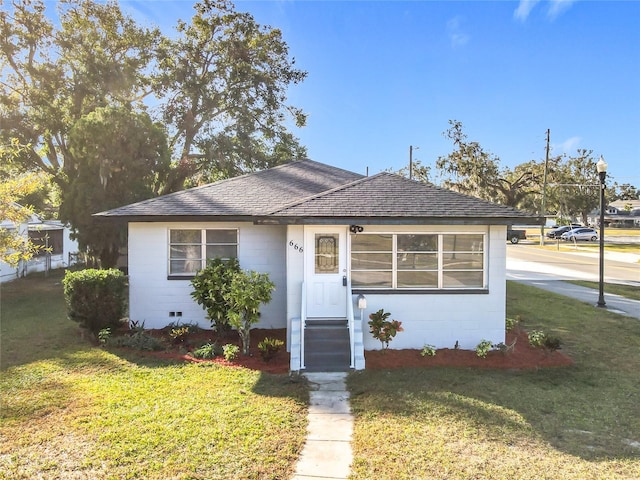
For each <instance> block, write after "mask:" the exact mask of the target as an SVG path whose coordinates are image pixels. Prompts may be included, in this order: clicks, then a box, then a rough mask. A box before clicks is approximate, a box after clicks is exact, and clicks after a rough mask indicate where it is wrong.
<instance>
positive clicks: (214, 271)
mask: <svg viewBox="0 0 640 480" xmlns="http://www.w3.org/2000/svg"><path fill="white" fill-rule="evenodd" d="M238 272H240V263H239V262H238V259H237V258H230V259H229V260H225V261H223V260H222V259H220V258H214V259H212V260H209V261H208V262H207V266H206V268H204V269H202V270H200V271H199V272H198V273H196V276H195V277H194V279H193V280H191V285H192V286H193V292H191V296H192V297H193V299H194V300H195V301H196V302H197V303H198V305H202V307H203V308H204V309H205V311H206V312H207V318H208V319H209V320H210V321H211V327H212V328H214V329H215V330H216V331H217V332H218V333H224V332H227V331H229V330H230V326H229V320H228V317H227V314H228V312H229V302H228V300H227V299H226V298H225V294H226V293H227V292H228V291H229V290H230V288H231V280H232V279H233V276H234V275H235V274H236V273H238Z"/></svg>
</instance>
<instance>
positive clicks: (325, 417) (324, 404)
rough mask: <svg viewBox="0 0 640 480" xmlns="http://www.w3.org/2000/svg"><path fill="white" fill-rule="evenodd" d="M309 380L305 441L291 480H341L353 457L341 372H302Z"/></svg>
mask: <svg viewBox="0 0 640 480" xmlns="http://www.w3.org/2000/svg"><path fill="white" fill-rule="evenodd" d="M304 376H305V377H306V378H307V380H308V381H309V385H310V387H311V391H310V392H309V396H310V398H309V414H308V419H309V426H308V427H307V441H306V443H305V445H304V448H303V449H302V454H301V455H300V459H299V460H298V464H297V467H296V473H295V475H294V476H293V478H292V480H343V479H346V478H348V477H349V473H350V472H351V462H352V460H353V454H352V451H351V437H352V434H353V416H352V415H351V407H350V406H349V392H347V387H346V383H345V379H346V378H347V374H346V373H344V372H330V373H305V374H304Z"/></svg>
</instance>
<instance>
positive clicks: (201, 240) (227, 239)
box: [169, 228, 238, 277]
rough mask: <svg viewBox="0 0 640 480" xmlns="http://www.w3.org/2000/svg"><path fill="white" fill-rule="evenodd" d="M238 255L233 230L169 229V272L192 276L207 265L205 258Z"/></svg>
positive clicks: (226, 258)
mask: <svg viewBox="0 0 640 480" xmlns="http://www.w3.org/2000/svg"><path fill="white" fill-rule="evenodd" d="M237 256H238V230H236V229H195V228H194V229H171V230H169V275H170V276H177V277H181V276H184V277H192V276H193V275H195V273H196V272H197V271H198V270H201V269H203V268H204V267H206V264H207V260H209V259H213V258H216V257H218V258H221V259H223V260H228V259H230V258H234V257H237Z"/></svg>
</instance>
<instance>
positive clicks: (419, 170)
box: [388, 160, 431, 183]
mask: <svg viewBox="0 0 640 480" xmlns="http://www.w3.org/2000/svg"><path fill="white" fill-rule="evenodd" d="M388 171H389V172H391V171H392V170H391V169H389V170H388ZM396 173H397V174H398V175H402V176H403V177H405V178H409V177H412V178H413V179H414V180H416V181H418V182H422V183H431V182H430V181H429V175H430V173H431V167H429V166H428V165H423V164H422V162H421V161H420V160H414V161H413V174H411V172H409V166H408V165H407V166H406V167H402V168H401V169H400V170H398V171H397V172H396Z"/></svg>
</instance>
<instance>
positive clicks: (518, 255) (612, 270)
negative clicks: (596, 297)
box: [507, 243, 640, 286]
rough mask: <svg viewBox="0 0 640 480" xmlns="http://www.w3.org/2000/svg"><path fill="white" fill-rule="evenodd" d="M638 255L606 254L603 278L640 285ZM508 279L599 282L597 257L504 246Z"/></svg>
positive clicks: (606, 280) (522, 246)
mask: <svg viewBox="0 0 640 480" xmlns="http://www.w3.org/2000/svg"><path fill="white" fill-rule="evenodd" d="M638 258H640V255H632V254H617V253H614V252H607V250H606V246H605V263H604V279H605V282H610V283H626V284H631V285H638V286H640V263H638ZM507 279H508V280H588V281H596V282H597V281H598V280H599V267H598V254H597V249H596V251H595V252H585V251H582V250H579V249H578V250H576V251H575V252H573V251H572V252H566V251H556V250H546V249H541V248H539V247H538V246H537V245H533V244H532V245H527V244H523V243H520V244H517V245H511V244H509V245H507Z"/></svg>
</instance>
